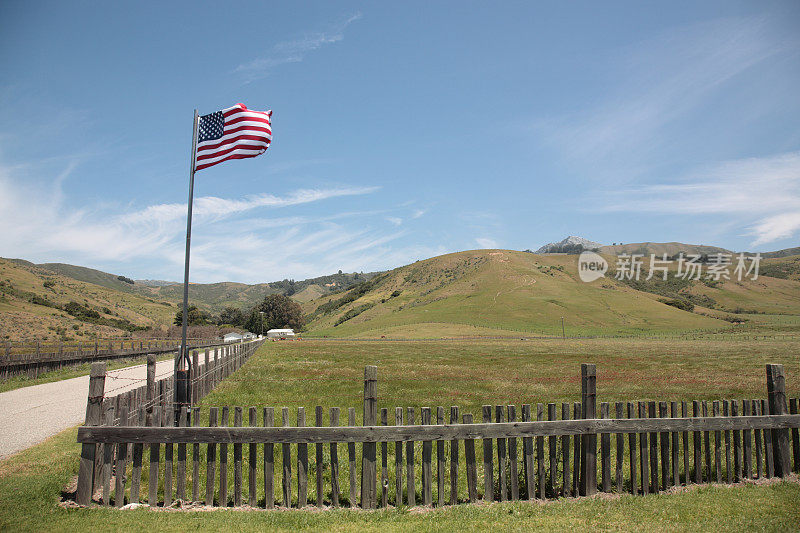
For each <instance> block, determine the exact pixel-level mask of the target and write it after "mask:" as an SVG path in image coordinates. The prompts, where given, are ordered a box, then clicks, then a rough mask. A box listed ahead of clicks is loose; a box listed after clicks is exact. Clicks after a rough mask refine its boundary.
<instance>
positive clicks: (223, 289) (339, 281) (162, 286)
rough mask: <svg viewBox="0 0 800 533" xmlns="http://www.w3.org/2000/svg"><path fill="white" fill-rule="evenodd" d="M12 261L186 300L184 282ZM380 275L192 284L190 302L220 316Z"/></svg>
mask: <svg viewBox="0 0 800 533" xmlns="http://www.w3.org/2000/svg"><path fill="white" fill-rule="evenodd" d="M12 261H14V262H16V263H19V264H22V265H26V266H29V267H38V268H41V269H45V270H48V271H50V272H53V273H56V274H60V275H62V276H65V277H68V278H72V279H74V280H77V281H82V282H85V283H93V284H95V285H100V286H101V287H105V288H107V289H113V290H118V291H121V292H125V293H129V294H137V295H140V296H144V297H147V298H153V299H158V300H166V301H169V302H171V303H173V304H179V303H180V302H181V301H182V300H183V283H179V282H172V281H164V280H136V281H135V282H134V280H132V279H130V278H128V277H126V276H124V275H117V274H110V273H108V272H103V271H101V270H96V269H93V268H88V267H82V266H77V265H70V264H66V263H41V264H38V265H37V264H34V263H31V262H30V261H26V260H24V259H13V260H12ZM376 274H378V272H366V273H364V272H341V273H336V274H329V275H326V276H318V277H316V278H309V279H305V280H301V281H295V280H293V279H284V280H282V281H272V282H269V283H255V284H247V283H236V282H230V281H223V282H218V283H190V284H189V300H190V302H191V303H192V304H193V305H197V306H198V307H200V308H201V309H203V310H205V311H208V312H211V313H218V312H220V311H221V310H222V309H224V308H225V307H228V306H233V307H239V308H241V309H244V310H247V309H249V308H251V307H253V306H254V305H256V303H258V302H259V301H261V300H262V299H263V298H264V297H265V296H267V295H268V294H275V293H280V294H285V295H287V296H294V295H295V294H297V300H298V301H307V300H310V299H313V298H318V297H320V296H324V295H326V294H332V293H335V292H339V291H342V290H346V289H348V288H350V287H352V286H353V285H355V284H357V283H361V282H362V281H367V280H369V279H371V278H372V277H374V276H375V275H376Z"/></svg>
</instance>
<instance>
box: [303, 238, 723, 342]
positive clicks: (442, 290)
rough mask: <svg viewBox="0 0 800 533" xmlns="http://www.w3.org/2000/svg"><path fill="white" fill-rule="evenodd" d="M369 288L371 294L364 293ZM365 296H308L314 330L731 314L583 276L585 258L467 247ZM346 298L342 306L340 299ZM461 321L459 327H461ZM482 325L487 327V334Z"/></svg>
mask: <svg viewBox="0 0 800 533" xmlns="http://www.w3.org/2000/svg"><path fill="white" fill-rule="evenodd" d="M359 293H363V294H359ZM348 294H350V295H357V297H356V298H353V300H352V301H349V302H347V301H346V300H348V299H351V298H352V296H350V298H347V297H344V298H343V297H342V296H337V297H330V296H329V297H325V298H322V299H320V300H315V301H314V302H309V303H306V304H305V309H306V310H307V312H309V313H311V314H312V317H313V321H312V322H311V324H310V330H311V333H312V334H314V335H330V336H351V335H352V336H380V335H387V336H390V335H396V334H398V332H401V331H402V332H405V334H407V335H411V336H418V333H419V331H420V330H423V331H424V332H425V333H426V334H434V335H435V334H436V332H437V330H441V331H443V332H445V331H449V332H452V331H454V329H459V328H460V327H461V326H467V328H466V329H464V330H463V331H464V333H463V334H467V335H469V334H472V333H475V334H487V333H490V334H491V333H492V332H493V333H494V334H500V333H503V332H527V333H550V334H553V333H561V317H564V325H565V329H566V332H567V333H568V334H598V333H607V332H631V333H633V332H640V331H667V330H668V331H675V330H693V329H705V328H719V327H724V326H725V325H726V323H725V322H723V321H720V320H717V319H715V318H710V317H705V316H701V315H699V314H695V313H690V312H686V311H682V310H679V309H676V308H675V307H671V306H668V305H665V304H663V303H661V302H659V301H658V296H657V295H654V294H650V293H646V292H641V291H637V290H635V289H632V288H630V287H627V286H624V285H622V284H620V283H618V282H616V281H615V280H613V279H608V280H602V281H598V282H595V283H591V284H587V283H583V282H581V281H580V280H579V279H578V276H577V258H576V256H540V255H535V254H528V253H524V252H515V251H509V250H477V251H469V252H459V253H454V254H448V255H444V256H440V257H434V258H432V259H427V260H425V261H419V262H416V263H414V264H411V265H407V266H404V267H401V268H398V269H395V270H392V271H390V272H388V273H386V274H383V275H380V276H378V277H376V278H375V279H374V280H373V281H372V282H371V283H370V284H369V285H368V286H366V287H364V286H362V287H361V288H360V289H352V290H351V291H350V292H349V293H348ZM339 304H341V305H339ZM454 326H458V327H455V328H454ZM479 332H480V333H479Z"/></svg>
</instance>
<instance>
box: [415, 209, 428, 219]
mask: <svg viewBox="0 0 800 533" xmlns="http://www.w3.org/2000/svg"><path fill="white" fill-rule="evenodd" d="M425 213H427V211H426V210H424V209H415V210H414V212H413V213H411V218H419V217H421V216H423V215H424V214H425Z"/></svg>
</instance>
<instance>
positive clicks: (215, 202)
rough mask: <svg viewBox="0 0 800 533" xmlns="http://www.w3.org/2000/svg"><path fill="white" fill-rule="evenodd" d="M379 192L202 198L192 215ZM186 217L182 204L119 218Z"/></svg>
mask: <svg viewBox="0 0 800 533" xmlns="http://www.w3.org/2000/svg"><path fill="white" fill-rule="evenodd" d="M376 190H378V187H352V188H343V189H300V190H297V191H294V192H293V193H291V194H289V195H287V196H284V197H279V196H275V195H272V194H257V195H251V196H247V197H245V198H240V199H227V198H218V197H216V196H204V197H200V198H197V199H196V200H195V202H194V208H193V215H197V216H198V217H201V218H202V217H207V218H224V217H229V216H232V215H235V214H239V213H243V212H245V211H250V210H252V209H256V208H259V207H288V206H293V205H300V204H307V203H310V202H318V201H320V200H326V199H328V198H336V197H339V196H353V195H361V194H369V193H371V192H375V191H376ZM185 216H186V206H185V205H183V204H158V205H152V206H149V207H147V208H145V209H143V210H141V211H138V212H135V213H130V214H127V215H124V216H123V217H122V221H123V222H127V223H129V224H136V223H142V222H157V223H165V222H170V221H173V220H178V219H180V218H182V217H185Z"/></svg>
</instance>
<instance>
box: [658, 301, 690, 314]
mask: <svg viewBox="0 0 800 533" xmlns="http://www.w3.org/2000/svg"><path fill="white" fill-rule="evenodd" d="M658 301H659V302H661V303H664V304H667V305H671V306H672V307H677V308H678V309H680V310H682V311H688V312H690V313H691V312H692V311H694V304H693V303H692V302H687V301H686V300H680V299H678V298H659V299H658Z"/></svg>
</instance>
